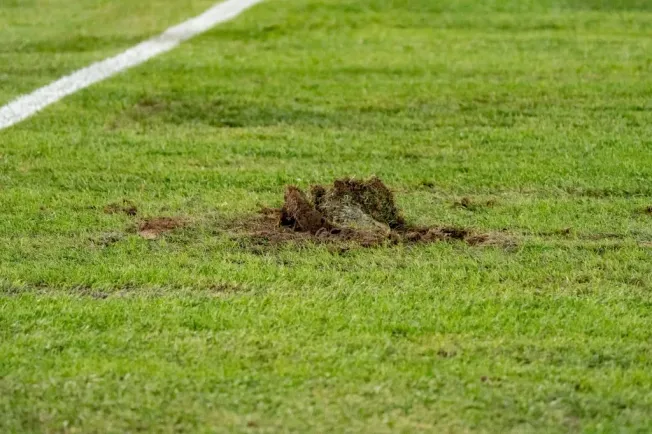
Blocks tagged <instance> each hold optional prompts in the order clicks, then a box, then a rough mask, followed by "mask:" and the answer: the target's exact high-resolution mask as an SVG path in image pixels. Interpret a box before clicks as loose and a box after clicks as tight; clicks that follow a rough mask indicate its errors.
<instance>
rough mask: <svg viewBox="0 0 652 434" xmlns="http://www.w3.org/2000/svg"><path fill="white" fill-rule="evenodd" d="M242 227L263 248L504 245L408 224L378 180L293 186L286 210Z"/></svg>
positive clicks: (459, 231)
mask: <svg viewBox="0 0 652 434" xmlns="http://www.w3.org/2000/svg"><path fill="white" fill-rule="evenodd" d="M238 226H239V227H238V228H236V229H235V231H236V232H242V231H244V232H245V233H247V234H248V235H249V236H250V237H251V238H252V239H253V240H254V241H257V242H259V243H260V244H277V243H285V242H289V241H313V242H318V243H342V242H347V243H355V244H358V245H361V246H364V247H372V246H379V245H391V244H411V243H432V242H441V241H452V240H459V241H463V242H465V243H467V244H469V245H487V244H501V243H502V241H500V240H498V238H496V237H492V236H490V235H488V234H481V233H476V232H474V231H472V230H469V229H465V228H458V227H453V226H414V225H410V224H408V223H407V222H406V220H405V218H404V217H403V215H402V213H401V211H400V210H399V208H398V206H397V205H396V201H395V199H394V195H393V193H392V192H391V190H390V189H389V188H387V186H386V185H385V184H384V183H383V182H382V181H381V180H380V179H379V178H376V177H373V178H371V179H368V180H356V179H351V178H346V179H340V180H336V181H335V182H334V183H333V185H332V186H323V185H315V186H312V187H311V188H310V193H309V194H306V193H305V192H304V191H302V190H301V189H299V188H298V187H296V186H288V187H286V190H285V195H284V203H283V206H282V207H281V208H280V209H273V208H263V209H262V210H261V212H260V214H259V215H258V216H257V217H256V218H255V219H252V220H251V221H240V222H239V224H238Z"/></svg>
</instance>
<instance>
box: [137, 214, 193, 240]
mask: <svg viewBox="0 0 652 434" xmlns="http://www.w3.org/2000/svg"><path fill="white" fill-rule="evenodd" d="M185 225H186V222H185V220H183V219H181V218H178V217H154V218H149V219H145V220H143V221H142V222H140V224H139V225H138V235H140V236H141V237H142V238H145V239H146V240H155V239H157V238H158V237H159V236H161V235H162V234H164V233H166V232H171V231H173V230H175V229H179V228H182V227H184V226H185Z"/></svg>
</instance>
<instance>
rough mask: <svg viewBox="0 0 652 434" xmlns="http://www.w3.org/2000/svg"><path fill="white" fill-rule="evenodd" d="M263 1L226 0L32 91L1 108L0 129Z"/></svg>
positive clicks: (168, 49) (164, 50)
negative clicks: (152, 36) (120, 51)
mask: <svg viewBox="0 0 652 434" xmlns="http://www.w3.org/2000/svg"><path fill="white" fill-rule="evenodd" d="M261 1H262V0H226V1H225V2H223V3H219V4H217V5H215V6H213V7H212V8H210V9H208V10H207V11H206V12H204V13H203V14H201V15H199V16H197V17H195V18H191V19H189V20H188V21H185V22H183V23H181V24H179V25H176V26H174V27H170V28H169V29H167V30H166V31H165V32H163V33H162V34H160V35H159V36H156V37H154V38H151V39H148V40H147V41H144V42H141V43H140V44H138V45H136V46H134V47H131V48H129V49H128V50H127V51H124V52H122V53H120V54H118V55H117V56H114V57H110V58H108V59H105V60H101V61H99V62H95V63H93V64H91V65H89V66H87V67H85V68H82V69H80V70H77V71H75V72H73V73H72V74H70V75H67V76H65V77H62V78H60V79H59V80H57V81H55V82H52V83H50V84H48V85H47V86H45V87H42V88H40V89H37V90H35V91H34V92H32V93H30V94H27V95H23V96H20V97H18V98H17V99H15V100H13V101H11V102H9V103H8V104H7V105H5V106H3V107H0V130H2V129H4V128H7V127H10V126H12V125H14V124H17V123H18V122H20V121H23V120H25V119H27V118H28V117H30V116H32V115H33V114H35V113H37V112H39V111H40V110H43V109H44V108H45V107H47V106H49V105H50V104H52V103H55V102H57V101H59V100H60V99H62V98H64V97H66V96H68V95H71V94H73V93H75V92H77V91H78V90H81V89H84V88H86V87H88V86H90V85H92V84H94V83H97V82H99V81H102V80H105V79H107V78H109V77H111V76H112V75H115V74H117V73H119V72H121V71H124V70H126V69H129V68H131V67H134V66H136V65H140V64H141V63H143V62H145V61H147V60H149V59H151V58H152V57H155V56H158V55H159V54H162V53H165V52H167V51H170V50H171V49H173V48H174V47H176V46H177V45H179V44H180V43H181V42H183V41H185V40H187V39H190V38H192V37H193V36H196V35H198V34H200V33H202V32H205V31H206V30H208V29H210V28H211V27H213V26H215V25H216V24H219V23H222V22H224V21H227V20H230V19H231V18H234V17H236V16H238V15H239V14H240V13H241V12H243V11H244V10H245V9H247V8H249V7H251V6H253V5H255V4H256V3H260V2H261Z"/></svg>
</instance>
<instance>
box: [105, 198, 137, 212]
mask: <svg viewBox="0 0 652 434" xmlns="http://www.w3.org/2000/svg"><path fill="white" fill-rule="evenodd" d="M104 213H105V214H126V215H129V216H135V215H136V214H138V208H136V205H134V204H133V203H132V202H131V201H128V200H123V201H122V203H110V204H108V205H107V206H105V207H104Z"/></svg>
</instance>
